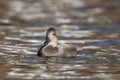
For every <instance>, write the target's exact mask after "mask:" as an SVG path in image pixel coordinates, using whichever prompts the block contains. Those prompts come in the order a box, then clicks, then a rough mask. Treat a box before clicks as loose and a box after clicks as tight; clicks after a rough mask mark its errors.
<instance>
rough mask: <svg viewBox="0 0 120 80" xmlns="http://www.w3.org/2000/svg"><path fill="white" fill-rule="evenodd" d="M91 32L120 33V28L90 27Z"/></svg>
mask: <svg viewBox="0 0 120 80" xmlns="http://www.w3.org/2000/svg"><path fill="white" fill-rule="evenodd" d="M88 29H89V30H96V31H101V32H110V31H120V27H119V26H116V27H115V26H114V27H101V28H99V27H96V26H95V27H94V26H89V27H88Z"/></svg>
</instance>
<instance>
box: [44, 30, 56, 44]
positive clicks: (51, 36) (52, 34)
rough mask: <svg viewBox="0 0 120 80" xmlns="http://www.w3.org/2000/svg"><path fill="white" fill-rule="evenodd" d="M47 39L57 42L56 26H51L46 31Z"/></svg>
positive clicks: (49, 41)
mask: <svg viewBox="0 0 120 80" xmlns="http://www.w3.org/2000/svg"><path fill="white" fill-rule="evenodd" d="M46 39H47V42H48V43H52V44H57V37H56V30H55V28H49V29H48V30H47V33H46Z"/></svg>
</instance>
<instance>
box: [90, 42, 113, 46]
mask: <svg viewBox="0 0 120 80" xmlns="http://www.w3.org/2000/svg"><path fill="white" fill-rule="evenodd" d="M89 45H94V46H109V45H111V42H110V41H100V42H92V43H89Z"/></svg>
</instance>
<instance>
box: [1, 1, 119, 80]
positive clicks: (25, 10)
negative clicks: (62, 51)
mask: <svg viewBox="0 0 120 80" xmlns="http://www.w3.org/2000/svg"><path fill="white" fill-rule="evenodd" d="M50 27H54V28H56V29H57V31H58V33H59V34H58V39H59V42H60V43H72V44H74V45H76V47H77V50H78V54H77V55H76V57H75V58H73V59H63V60H61V61H56V62H55V66H56V65H57V66H58V65H59V67H60V68H59V69H60V71H59V70H58V71H55V72H52V73H51V72H49V71H47V69H46V64H45V63H44V61H45V58H44V57H38V56H37V55H36V54H37V51H38V49H39V48H40V46H41V44H42V43H43V42H44V40H45V31H46V30H47V29H48V28H50ZM0 78H1V80H8V79H10V80H11V79H12V80H22V79H23V80H25V79H28V80H35V79H48V80H49V79H66V80H67V79H68V80H69V79H73V80H74V79H79V80H119V79H120V0H0Z"/></svg>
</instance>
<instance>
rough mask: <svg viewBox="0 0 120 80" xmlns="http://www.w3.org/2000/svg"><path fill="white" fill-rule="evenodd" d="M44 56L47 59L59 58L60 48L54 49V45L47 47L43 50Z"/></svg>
mask: <svg viewBox="0 0 120 80" xmlns="http://www.w3.org/2000/svg"><path fill="white" fill-rule="evenodd" d="M41 52H42V55H43V56H46V57H54V56H59V54H58V53H59V48H58V47H57V46H56V47H53V46H52V45H47V46H45V47H44V48H43V49H42V51H41Z"/></svg>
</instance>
